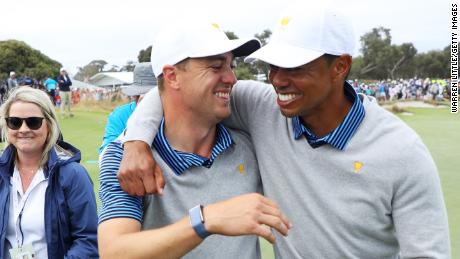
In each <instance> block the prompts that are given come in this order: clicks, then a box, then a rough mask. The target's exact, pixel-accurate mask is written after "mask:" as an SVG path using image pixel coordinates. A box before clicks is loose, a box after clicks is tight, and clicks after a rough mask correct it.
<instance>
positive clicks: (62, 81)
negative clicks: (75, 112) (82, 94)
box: [57, 75, 72, 92]
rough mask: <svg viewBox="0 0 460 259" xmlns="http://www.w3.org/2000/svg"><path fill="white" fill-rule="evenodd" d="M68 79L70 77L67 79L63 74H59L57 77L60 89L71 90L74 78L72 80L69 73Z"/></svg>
mask: <svg viewBox="0 0 460 259" xmlns="http://www.w3.org/2000/svg"><path fill="white" fill-rule="evenodd" d="M67 79H69V80H67V81H66V80H65V78H64V76H63V75H59V76H58V77H57V81H58V86H59V91H63V92H69V91H70V86H71V85H72V80H70V76H69V75H67Z"/></svg>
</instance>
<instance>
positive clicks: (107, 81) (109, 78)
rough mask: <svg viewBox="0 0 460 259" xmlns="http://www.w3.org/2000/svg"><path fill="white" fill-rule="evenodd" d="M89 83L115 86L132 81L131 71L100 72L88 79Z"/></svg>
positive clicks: (108, 86) (109, 86)
mask: <svg viewBox="0 0 460 259" xmlns="http://www.w3.org/2000/svg"><path fill="white" fill-rule="evenodd" d="M89 81H90V83H92V84H94V85H96V86H100V87H104V88H117V87H119V86H122V85H129V84H132V83H133V72H101V73H98V74H95V75H94V76H92V77H91V78H90V79H89Z"/></svg>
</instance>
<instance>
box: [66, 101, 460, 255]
mask: <svg viewBox="0 0 460 259" xmlns="http://www.w3.org/2000/svg"><path fill="white" fill-rule="evenodd" d="M93 107H94V106H93ZM408 110H409V111H410V112H412V113H413V115H412V116H405V115H401V116H400V117H401V118H402V119H403V120H404V121H405V122H407V123H408V124H409V125H410V126H411V127H412V128H413V129H415V131H416V132H417V133H418V134H419V135H420V136H421V137H422V139H423V141H424V142H425V144H426V145H427V146H428V148H429V150H430V152H431V154H432V155H433V158H434V160H435V161H436V164H437V166H438V169H439V174H440V178H441V183H442V187H443V191H444V198H445V201H446V205H447V211H448V216H449V225H450V235H451V243H452V258H460V227H459V226H460V188H459V187H460V158H459V151H458V150H459V149H460V115H459V114H450V112H449V110H448V109H447V108H444V109H426V108H423V109H422V108H420V109H415V108H414V109H408ZM74 111H75V117H74V118H67V119H62V120H61V121H60V123H61V128H62V132H63V134H64V138H65V140H66V141H68V142H70V143H72V144H73V145H74V146H76V147H78V148H79V149H80V150H81V151H82V164H83V165H84V166H85V167H86V169H87V170H88V171H89V173H90V174H91V177H92V179H93V181H94V184H95V186H94V188H95V192H96V193H97V190H98V188H99V183H98V164H97V163H95V161H97V159H98V148H99V145H100V144H101V142H102V135H103V131H104V127H105V122H106V118H107V115H108V113H109V111H108V110H107V109H102V110H101V109H100V108H91V107H85V106H80V107H77V108H76V109H74ZM262 256H263V258H267V259H268V258H273V252H272V248H271V245H270V244H269V243H268V242H266V241H263V242H262Z"/></svg>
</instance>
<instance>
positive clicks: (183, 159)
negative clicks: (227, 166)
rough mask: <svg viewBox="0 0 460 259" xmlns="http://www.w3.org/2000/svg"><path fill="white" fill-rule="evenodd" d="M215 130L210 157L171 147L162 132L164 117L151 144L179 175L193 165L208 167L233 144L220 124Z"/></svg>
mask: <svg viewBox="0 0 460 259" xmlns="http://www.w3.org/2000/svg"><path fill="white" fill-rule="evenodd" d="M216 130H217V136H216V144H215V145H214V147H213V148H212V151H211V157H210V158H207V157H202V156H200V155H197V154H193V153H187V152H182V151H178V150H175V149H174V148H173V147H171V145H170V144H169V142H168V140H167V139H166V136H165V133H164V118H163V119H162V120H161V124H160V129H159V132H158V134H157V135H156V137H155V139H154V141H153V146H154V147H155V149H156V150H157V152H158V154H159V155H160V156H161V158H162V159H163V160H164V161H165V162H166V164H168V166H169V167H170V168H171V169H172V170H173V171H174V173H175V174H176V175H181V174H182V173H184V172H185V171H186V170H187V169H189V168H191V167H195V166H204V167H206V168H210V167H211V165H212V163H213V162H214V160H215V159H216V158H217V156H218V155H220V154H222V153H223V152H224V151H225V150H226V149H227V148H229V147H230V146H231V145H233V144H234V142H233V139H232V136H231V135H230V132H229V131H228V130H227V129H226V128H225V127H224V126H223V125H222V124H220V123H218V124H217V125H216Z"/></svg>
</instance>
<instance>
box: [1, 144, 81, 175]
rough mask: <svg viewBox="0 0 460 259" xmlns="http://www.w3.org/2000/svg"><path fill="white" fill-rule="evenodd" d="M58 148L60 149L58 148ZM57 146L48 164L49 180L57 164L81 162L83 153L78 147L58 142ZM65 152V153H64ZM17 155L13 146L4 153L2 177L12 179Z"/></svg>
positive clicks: (2, 155)
mask: <svg viewBox="0 0 460 259" xmlns="http://www.w3.org/2000/svg"><path fill="white" fill-rule="evenodd" d="M56 146H58V147H56ZM56 146H55V147H54V148H52V149H51V150H50V152H49V158H48V163H47V164H46V170H44V172H45V177H46V178H48V177H49V176H50V173H51V172H52V171H53V170H52V169H53V168H54V167H55V166H56V164H58V163H60V164H61V165H64V164H67V163H70V162H77V163H78V162H80V160H81V153H80V150H78V149H77V148H76V147H74V146H72V145H71V144H69V143H67V142H64V141H58V142H57V144H56ZM64 150H65V151H64ZM15 153H16V148H15V147H14V146H13V145H8V146H7V147H6V148H5V150H4V151H3V153H2V154H1V156H0V175H1V176H4V177H11V175H12V174H13V168H14V160H15V158H14V154H15Z"/></svg>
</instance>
